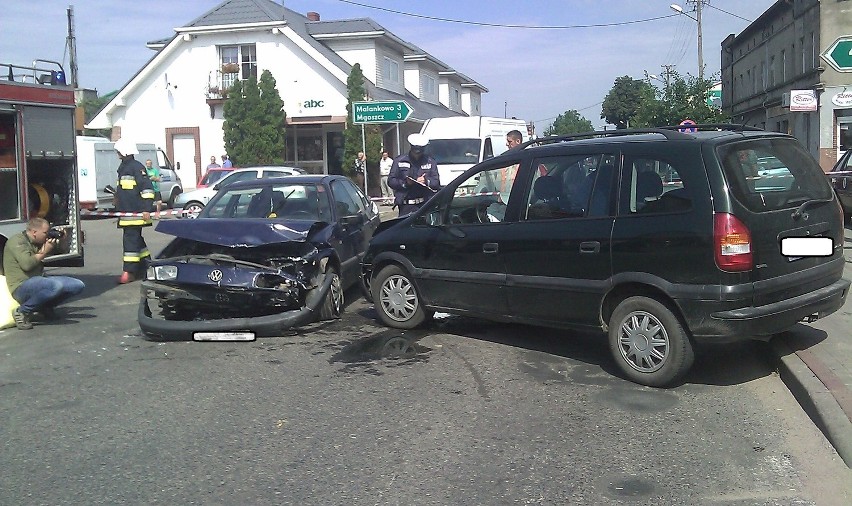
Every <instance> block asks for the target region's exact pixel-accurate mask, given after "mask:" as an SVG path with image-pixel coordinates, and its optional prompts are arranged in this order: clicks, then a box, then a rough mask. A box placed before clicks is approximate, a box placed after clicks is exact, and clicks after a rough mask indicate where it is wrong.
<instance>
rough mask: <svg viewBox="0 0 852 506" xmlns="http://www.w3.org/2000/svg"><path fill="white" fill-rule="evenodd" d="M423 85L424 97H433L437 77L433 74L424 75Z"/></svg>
mask: <svg viewBox="0 0 852 506" xmlns="http://www.w3.org/2000/svg"><path fill="white" fill-rule="evenodd" d="M421 86H422V87H423V92H422V93H423V97H424V98H431V97H434V96H435V78H434V77H432V76H423V79H422V83H421Z"/></svg>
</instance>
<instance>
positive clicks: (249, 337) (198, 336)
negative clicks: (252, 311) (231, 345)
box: [192, 332, 257, 342]
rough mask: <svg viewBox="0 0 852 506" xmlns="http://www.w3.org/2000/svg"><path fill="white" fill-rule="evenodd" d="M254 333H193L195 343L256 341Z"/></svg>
mask: <svg viewBox="0 0 852 506" xmlns="http://www.w3.org/2000/svg"><path fill="white" fill-rule="evenodd" d="M255 339H257V337H256V336H255V335H254V332H193V333H192V340H193V341H240V342H243V341H254V340H255Z"/></svg>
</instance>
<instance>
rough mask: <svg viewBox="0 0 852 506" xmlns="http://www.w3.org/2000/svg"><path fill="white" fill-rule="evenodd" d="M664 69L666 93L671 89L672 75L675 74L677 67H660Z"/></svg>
mask: <svg viewBox="0 0 852 506" xmlns="http://www.w3.org/2000/svg"><path fill="white" fill-rule="evenodd" d="M660 66H661V67H663V80H665V82H666V91H668V89H669V81H670V80H671V75H672V73H673V72H674V68H675V65H671V64H669V65H660Z"/></svg>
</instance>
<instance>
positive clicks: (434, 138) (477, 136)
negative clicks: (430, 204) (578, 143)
mask: <svg viewBox="0 0 852 506" xmlns="http://www.w3.org/2000/svg"><path fill="white" fill-rule="evenodd" d="M512 130H517V131H519V132H521V136H522V137H523V140H524V141H527V140H529V135H528V134H527V125H526V122H524V120H520V119H506V118H491V117H487V116H455V117H452V118H432V119H428V120H426V123H424V124H423V128H421V129H420V133H421V134H423V135H425V136H427V137H428V138H429V147H428V148H427V151H428V153H429V155H431V156H432V158H434V159H435V161H436V162H437V163H438V173H439V174H440V176H441V186H445V185H447V184H449V183H450V181H452V180H453V179H455V178H456V176H458V175H459V174H461V173H462V172H464V171H466V170H467V169H469V168H470V167H471V166H473V165H474V164H476V163H479V162H481V161H483V160H487V159H489V158H491V157H493V156H497V155H499V154H501V153H502V152H504V151H506V134H507V133H509V132H511V131H512Z"/></svg>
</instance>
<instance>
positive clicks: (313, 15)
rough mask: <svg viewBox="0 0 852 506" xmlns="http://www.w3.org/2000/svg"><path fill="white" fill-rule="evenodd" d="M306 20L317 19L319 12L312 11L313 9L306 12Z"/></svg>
mask: <svg viewBox="0 0 852 506" xmlns="http://www.w3.org/2000/svg"><path fill="white" fill-rule="evenodd" d="M308 20H309V21H319V20H320V15H319V12H313V11H311V12H309V13H308Z"/></svg>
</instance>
